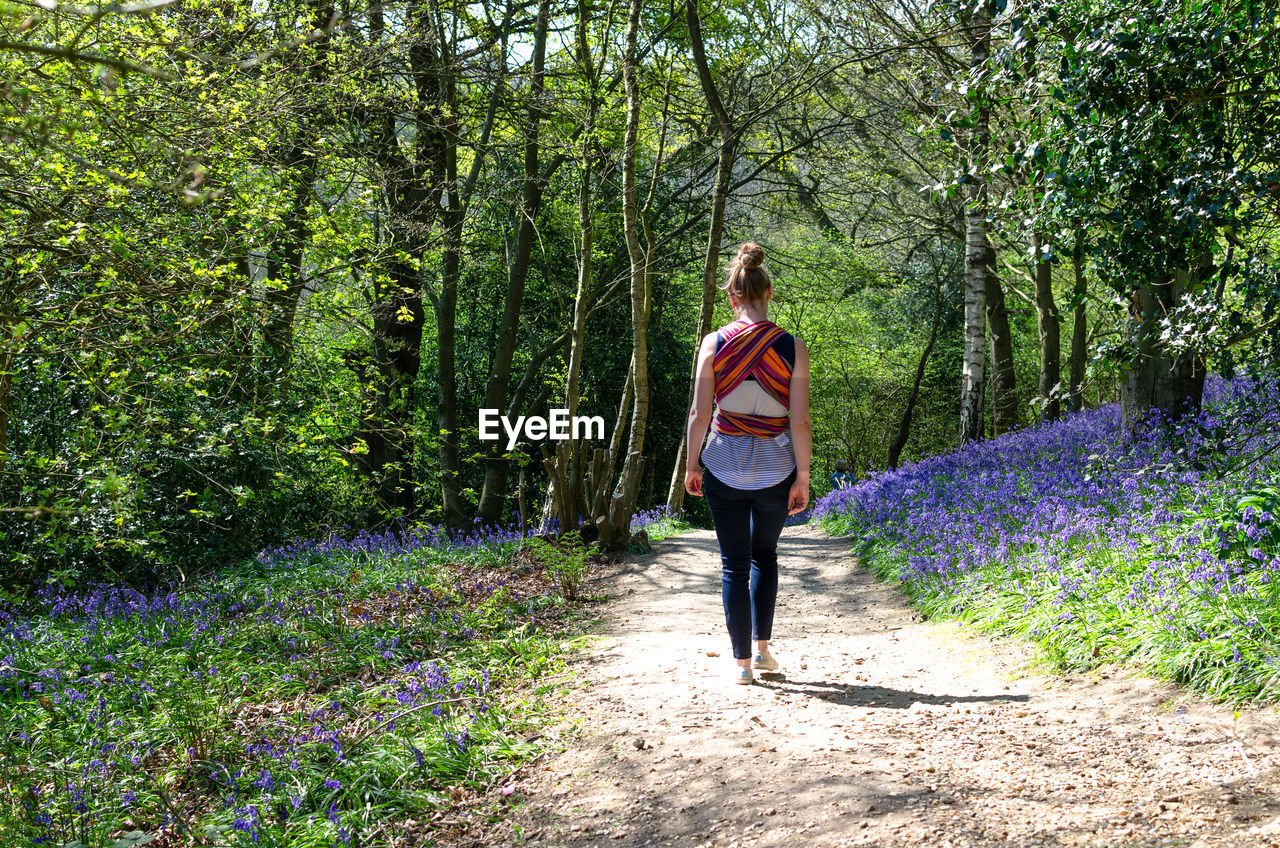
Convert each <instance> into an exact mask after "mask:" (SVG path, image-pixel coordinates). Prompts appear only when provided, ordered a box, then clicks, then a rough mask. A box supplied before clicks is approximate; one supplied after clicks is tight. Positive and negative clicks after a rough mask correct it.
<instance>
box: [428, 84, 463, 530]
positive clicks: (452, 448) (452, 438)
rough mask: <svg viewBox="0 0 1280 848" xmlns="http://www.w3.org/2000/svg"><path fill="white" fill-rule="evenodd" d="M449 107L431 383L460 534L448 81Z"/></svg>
mask: <svg viewBox="0 0 1280 848" xmlns="http://www.w3.org/2000/svg"><path fill="white" fill-rule="evenodd" d="M445 89H446V99H447V100H448V103H449V108H448V109H447V110H446V114H445V115H444V116H443V120H444V133H443V134H444V148H443V152H444V162H443V170H444V190H445V192H446V194H447V197H446V199H445V200H444V202H443V203H442V204H441V206H442V207H443V208H442V215H443V218H444V251H443V256H442V257H441V269H440V296H439V297H438V298H437V299H436V304H435V311H436V383H437V393H438V396H437V404H438V407H439V408H438V409H437V418H436V421H437V425H438V426H437V433H438V438H439V439H440V443H439V448H438V453H439V459H440V496H441V506H442V507H443V512H444V523H445V526H447V527H449V528H452V529H454V530H461V529H462V528H464V527H465V526H466V521H467V517H466V511H465V509H464V507H463V503H462V481H461V479H460V473H461V468H460V457H459V447H458V376H457V343H456V337H457V332H456V322H457V317H458V282H459V279H460V278H461V275H462V227H463V222H464V221H465V219H466V208H465V207H464V206H463V199H462V196H461V188H462V187H461V185H460V183H459V180H458V122H457V117H456V111H457V110H456V108H455V106H456V102H457V87H456V84H455V82H454V80H453V78H452V76H450V77H449V79H448V81H447V82H446V83H445Z"/></svg>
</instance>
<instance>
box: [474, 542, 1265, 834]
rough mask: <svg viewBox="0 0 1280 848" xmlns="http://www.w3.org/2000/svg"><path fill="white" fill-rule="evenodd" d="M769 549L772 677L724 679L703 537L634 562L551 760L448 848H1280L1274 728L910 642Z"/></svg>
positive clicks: (713, 555) (874, 591)
mask: <svg viewBox="0 0 1280 848" xmlns="http://www.w3.org/2000/svg"><path fill="white" fill-rule="evenodd" d="M849 547H850V546H849V542H848V540H844V539H838V538H832V537H830V536H827V535H826V534H824V533H822V532H821V531H818V530H816V529H814V528H809V527H795V528H788V530H787V531H786V532H785V533H784V536H783V539H782V541H781V544H780V546H779V552H780V557H781V583H780V591H779V599H778V613H777V621H776V624H775V630H774V634H773V635H774V654H775V656H776V657H777V658H778V660H779V662H780V663H781V664H782V668H781V669H780V670H779V671H778V672H775V673H765V674H760V673H759V672H757V682H756V683H755V684H753V685H751V686H740V685H735V684H733V683H732V682H730V681H729V673H730V670H731V666H732V664H733V661H732V659H731V656H732V654H731V652H730V650H729V644H728V636H727V633H726V631H725V627H724V616H723V612H722V607H721V604H720V587H719V556H718V554H717V551H716V544H715V537H714V535H713V534H712V533H710V532H708V531H699V532H695V533H690V534H686V535H682V536H678V537H675V538H671V539H668V540H665V541H663V542H660V543H659V544H657V545H656V546H655V548H654V551H653V553H652V554H650V555H647V556H644V557H637V558H632V559H630V560H628V561H627V562H626V564H625V565H624V567H623V568H622V569H621V570H620V571H619V572H618V573H616V574H613V575H611V576H610V577H609V579H608V581H607V585H604V586H602V587H600V588H602V589H604V590H605V591H608V592H609V593H610V594H611V595H612V600H610V601H608V602H607V603H606V605H605V606H604V607H603V608H602V610H601V621H600V623H599V625H598V626H597V628H596V632H597V633H598V634H599V636H598V638H597V639H595V640H594V641H593V643H592V647H591V648H589V649H588V650H586V651H584V652H583V654H582V655H581V657H579V658H577V659H575V661H574V664H573V669H574V673H575V675H576V680H575V684H574V689H573V690H572V691H571V692H570V694H569V695H568V697H567V698H566V701H565V704H564V717H563V721H562V723H561V727H560V728H559V732H560V733H562V734H563V738H564V742H565V745H566V750H565V751H564V752H563V753H561V754H559V755H557V756H555V757H553V758H548V759H543V760H541V761H539V762H538V763H537V764H536V765H534V766H532V767H531V768H528V769H525V770H523V771H522V772H520V773H519V774H518V775H517V776H516V777H515V778H514V779H513V781H512V782H511V783H510V784H508V785H507V786H504V787H501V788H499V789H495V791H494V793H492V794H493V795H494V796H495V798H494V799H489V800H488V801H487V803H489V804H490V805H491V807H490V809H492V804H495V803H496V804H501V805H504V806H505V807H507V808H508V809H506V810H505V812H504V814H503V815H501V816H498V817H496V820H495V821H492V822H490V823H489V824H482V823H481V821H482V820H483V819H484V818H485V816H484V815H483V814H480V810H479V807H477V815H476V816H475V818H474V819H471V821H473V822H474V823H473V824H470V825H469V826H467V827H466V828H465V829H463V830H461V831H458V832H457V836H456V841H455V844H457V845H460V846H480V845H484V846H503V845H534V846H575V848H577V847H578V846H620V848H644V846H678V848H747V846H760V848H766V846H856V845H874V846H905V845H928V846H1098V848H1103V846H1166V845H1168V846H1174V845H1180V846H1190V847H1191V848H1212V847H1213V846H1232V847H1233V848H1234V846H1241V848H1254V847H1255V846H1258V848H1261V846H1280V780H1278V779H1277V778H1278V776H1280V747H1278V746H1280V713H1278V712H1277V710H1276V709H1275V708H1274V707H1267V708H1262V709H1255V710H1250V711H1247V712H1244V713H1243V714H1241V715H1240V716H1239V718H1238V719H1237V718H1233V713H1232V710H1231V709H1230V708H1229V707H1223V706H1220V705H1213V704H1208V703H1205V702H1203V701H1200V700H1198V699H1196V698H1194V697H1192V696H1190V695H1188V694H1187V693H1185V692H1183V691H1181V690H1179V689H1177V688H1176V687H1172V686H1168V685H1165V684H1159V683H1155V682H1152V681H1150V680H1145V679H1141V678H1137V677H1134V676H1131V675H1129V674H1127V673H1125V672H1124V671H1123V670H1120V669H1115V668H1103V669H1099V670H1097V671H1093V672H1090V673H1088V674H1077V675H1072V676H1070V677H1065V678H1064V677H1061V676H1056V675H1049V674H1045V673H1043V670H1037V669H1035V668H1034V667H1031V666H1029V659H1030V653H1029V650H1028V648H1027V647H1026V646H1024V645H1021V644H1016V643H1010V642H1006V641H1000V640H993V639H990V638H987V637H973V636H969V635H967V634H965V633H963V632H961V631H959V630H958V629H957V628H956V627H955V626H954V625H951V624H947V623H935V622H925V621H921V620H920V616H919V615H918V614H915V613H914V612H913V610H912V609H911V608H910V607H909V606H907V604H906V603H905V602H904V600H903V599H902V597H901V595H900V594H898V593H897V592H896V591H895V590H894V589H893V588H892V587H889V586H886V585H884V584H880V583H877V582H876V581H875V580H874V579H873V577H872V576H871V574H870V573H869V572H868V571H867V570H866V569H863V568H861V567H859V565H858V564H857V562H856V560H855V559H854V558H853V557H852V556H851V555H850V554H849Z"/></svg>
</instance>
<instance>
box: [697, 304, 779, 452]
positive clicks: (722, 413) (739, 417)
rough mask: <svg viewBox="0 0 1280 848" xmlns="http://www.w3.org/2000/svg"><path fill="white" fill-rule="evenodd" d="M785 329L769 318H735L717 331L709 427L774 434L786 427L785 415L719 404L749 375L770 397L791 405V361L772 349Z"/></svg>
mask: <svg viewBox="0 0 1280 848" xmlns="http://www.w3.org/2000/svg"><path fill="white" fill-rule="evenodd" d="M786 334H787V331H786V330H784V329H782V328H781V327H779V326H778V325H777V324H775V323H773V322H772V321H757V322H756V323H754V324H747V323H743V322H741V321H735V322H734V323H732V324H730V325H729V326H727V327H725V328H724V329H723V330H721V331H720V338H721V342H720V349H719V350H717V351H716V355H715V358H714V359H713V360H712V369H713V370H714V372H715V377H716V392H715V394H716V404H717V408H716V414H715V418H714V419H712V421H711V428H712V429H713V430H715V431H716V432H717V433H723V434H724V435H726V436H760V437H770V436H776V435H778V434H779V433H781V432H783V431H784V430H786V429H787V423H788V421H789V419H788V417H787V416H785V415H783V416H778V417H774V416H768V415H750V414H747V413H739V412H729V411H728V410H725V409H720V408H719V403H720V401H721V400H722V399H723V398H724V397H725V395H727V394H729V392H731V391H733V390H734V389H736V388H737V387H738V386H739V385H741V384H742V381H743V380H745V379H747V377H748V376H750V377H753V378H755V381H756V383H757V384H758V385H759V386H760V388H761V389H763V390H764V391H765V392H766V393H768V394H769V395H770V396H771V397H773V398H774V399H775V400H777V401H778V402H779V403H781V404H782V405H783V406H785V407H787V408H788V409H790V408H791V365H790V364H789V363H788V362H787V361H786V360H785V359H783V358H782V356H780V355H779V354H778V352H777V351H776V350H774V349H773V344H774V342H776V341H777V340H778V339H780V338H782V337H783V336H785V335H786Z"/></svg>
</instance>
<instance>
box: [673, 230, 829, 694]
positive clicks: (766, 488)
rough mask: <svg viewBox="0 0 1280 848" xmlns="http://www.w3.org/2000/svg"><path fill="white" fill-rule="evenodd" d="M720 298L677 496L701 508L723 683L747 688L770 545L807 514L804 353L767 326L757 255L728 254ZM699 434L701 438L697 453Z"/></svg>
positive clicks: (769, 604) (772, 583) (765, 603)
mask: <svg viewBox="0 0 1280 848" xmlns="http://www.w3.org/2000/svg"><path fill="white" fill-rule="evenodd" d="M723 289H724V291H726V292H728V294H729V303H730V305H731V306H732V307H733V312H734V315H735V317H736V318H737V320H736V321H734V322H733V323H731V324H728V325H727V326H724V327H721V328H720V329H719V330H717V331H716V332H714V333H711V334H710V335H708V336H707V337H706V338H705V339H703V340H702V345H701V347H700V348H699V349H698V359H697V372H696V376H695V378H694V382H693V406H692V408H690V410H689V424H688V429H687V431H686V433H685V436H686V438H687V444H688V445H689V460H688V464H687V465H686V467H685V475H684V487H685V490H686V491H687V492H688V493H689V494H691V495H698V496H702V495H705V496H706V498H707V506H709V507H710V508H711V518H712V521H713V522H714V523H715V527H716V541H717V542H718V543H719V545H720V563H721V569H722V572H721V578H720V589H721V595H722V597H723V599H724V618H725V624H727V625H728V627H729V641H730V642H731V643H732V645H733V658H734V659H735V660H737V667H736V669H735V670H734V674H733V679H734V680H735V681H736V682H738V683H751V667H752V664H753V658H752V656H751V640H752V639H754V640H755V643H756V653H755V657H754V665H755V667H756V668H758V669H761V670H762V671H772V670H774V669H776V668H777V667H778V661H777V660H775V659H774V658H773V656H772V655H771V654H770V653H769V639H770V637H771V636H772V634H773V608H774V604H775V602H776V600H777V597H778V537H779V536H780V535H781V534H782V526H783V524H785V523H786V520H787V516H788V515H794V514H796V513H797V512H802V511H804V509H805V507H807V506H808V505H809V457H810V455H811V453H812V451H813V425H812V423H811V422H810V420H809V351H808V350H807V349H806V348H805V346H804V342H802V341H800V339H798V338H796V337H795V336H793V335H791V334H790V333H788V332H787V331H785V330H783V329H782V328H781V327H779V326H778V325H777V324H775V323H773V322H772V321H770V320H769V317H768V315H769V300H770V299H771V298H772V297H773V287H772V286H771V284H770V282H769V273H768V272H767V271H766V270H765V269H764V250H763V248H761V247H760V245H758V244H756V243H754V242H747V243H745V244H743V245H742V247H740V248H739V249H738V255H737V257H736V258H735V259H734V260H733V262H732V263H730V265H729V275H728V280H727V281H726V282H725V284H724V286H723ZM713 400H714V402H715V406H716V410H715V415H714V417H713V416H712V401H713ZM788 413H790V414H789V415H788ZM708 426H710V428H711V431H712V432H711V438H710V439H709V440H708V441H707V444H706V446H705V447H703V445H702V440H703V438H704V437H705V436H706V435H707V428H708ZM699 458H701V460H702V463H703V464H704V465H705V466H706V471H705V472H704V471H703V470H702V469H701V468H699V464H698V460H699Z"/></svg>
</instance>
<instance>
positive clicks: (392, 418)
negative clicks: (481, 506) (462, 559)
mask: <svg viewBox="0 0 1280 848" xmlns="http://www.w3.org/2000/svg"><path fill="white" fill-rule="evenodd" d="M371 26H372V29H373V32H374V33H375V36H378V35H380V33H381V24H380V17H374V18H373V19H372V22H371ZM412 27H413V30H414V35H415V38H414V40H413V42H412V44H411V46H410V47H409V49H408V60H409V71H410V77H411V79H412V82H413V86H414V94H415V97H416V105H415V109H414V115H413V127H414V133H415V135H414V148H415V156H414V158H413V159H410V158H409V157H408V156H406V155H405V153H404V152H403V150H402V146H401V143H400V139H399V118H398V116H397V115H396V113H394V112H392V111H386V112H383V113H382V114H380V115H379V116H378V117H377V120H376V121H375V122H374V124H373V127H372V128H373V129H375V130H376V132H375V134H374V135H373V137H372V138H371V139H370V142H369V149H370V153H371V155H372V157H373V158H374V159H375V161H376V162H377V163H378V165H379V167H380V168H381V171H382V180H383V191H384V192H385V195H386V202H387V206H388V208H389V209H390V211H391V215H390V216H389V220H388V222H387V227H386V229H387V234H388V248H389V250H388V251H387V252H388V254H389V256H390V258H389V259H387V260H386V264H385V266H384V270H385V272H386V276H387V279H388V282H387V283H377V284H375V286H374V292H373V304H372V306H371V309H370V317H371V319H372V320H371V323H372V340H371V342H372V344H371V346H372V359H373V362H372V364H373V366H374V368H375V369H376V375H368V377H370V378H372V379H373V381H374V384H373V385H372V386H371V387H370V392H369V394H370V395H371V397H370V399H369V401H368V402H367V404H366V408H365V410H364V413H363V415H362V417H361V422H360V427H359V429H358V430H357V432H356V438H357V440H358V441H359V442H362V443H363V444H364V451H363V452H362V453H361V454H360V455H359V460H360V466H361V470H362V471H363V472H364V473H365V474H366V475H368V476H369V477H370V479H371V480H372V481H373V483H374V485H375V487H376V490H377V497H378V502H379V504H380V505H381V507H382V509H383V510H384V511H385V512H386V513H388V514H389V515H390V516H391V517H392V518H393V519H394V520H396V521H403V520H407V519H410V518H412V517H413V516H414V514H415V512H416V507H417V501H416V495H415V491H414V488H415V481H414V479H413V458H414V448H415V438H414V432H415V431H414V424H413V418H414V413H415V412H416V397H415V386H416V383H417V380H418V374H419V371H420V370H421V368H422V356H421V349H422V332H423V325H424V323H425V322H424V319H425V317H426V313H425V311H424V309H423V304H422V279H421V276H420V274H419V270H418V264H417V258H418V257H421V256H422V254H423V252H424V251H425V250H426V247H427V241H428V238H429V236H430V233H431V230H432V228H433V227H434V225H435V220H436V214H437V212H438V210H439V209H440V207H439V205H438V204H437V203H436V202H435V200H434V195H436V194H437V192H439V191H440V189H441V188H442V187H443V180H444V174H443V173H442V172H441V170H440V164H441V163H442V162H443V161H444V155H443V153H442V151H443V149H444V148H445V146H446V141H445V139H444V133H443V130H442V128H443V126H444V123H445V122H444V115H443V112H444V111H445V109H444V97H445V92H444V90H443V84H444V80H445V78H446V77H447V76H448V75H449V73H451V69H449V68H447V67H444V66H443V64H442V61H441V56H442V53H443V50H444V45H441V44H439V43H438V41H437V37H436V36H437V35H438V34H440V29H439V28H438V27H437V26H436V25H435V23H434V22H433V19H432V15H431V11H430V9H429V8H427V6H426V5H425V4H424V5H423V6H421V7H418V8H417V10H416V15H415V17H414V18H413V20H412ZM356 370H357V373H358V374H367V371H366V370H365V369H364V368H363V366H357V367H356Z"/></svg>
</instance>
